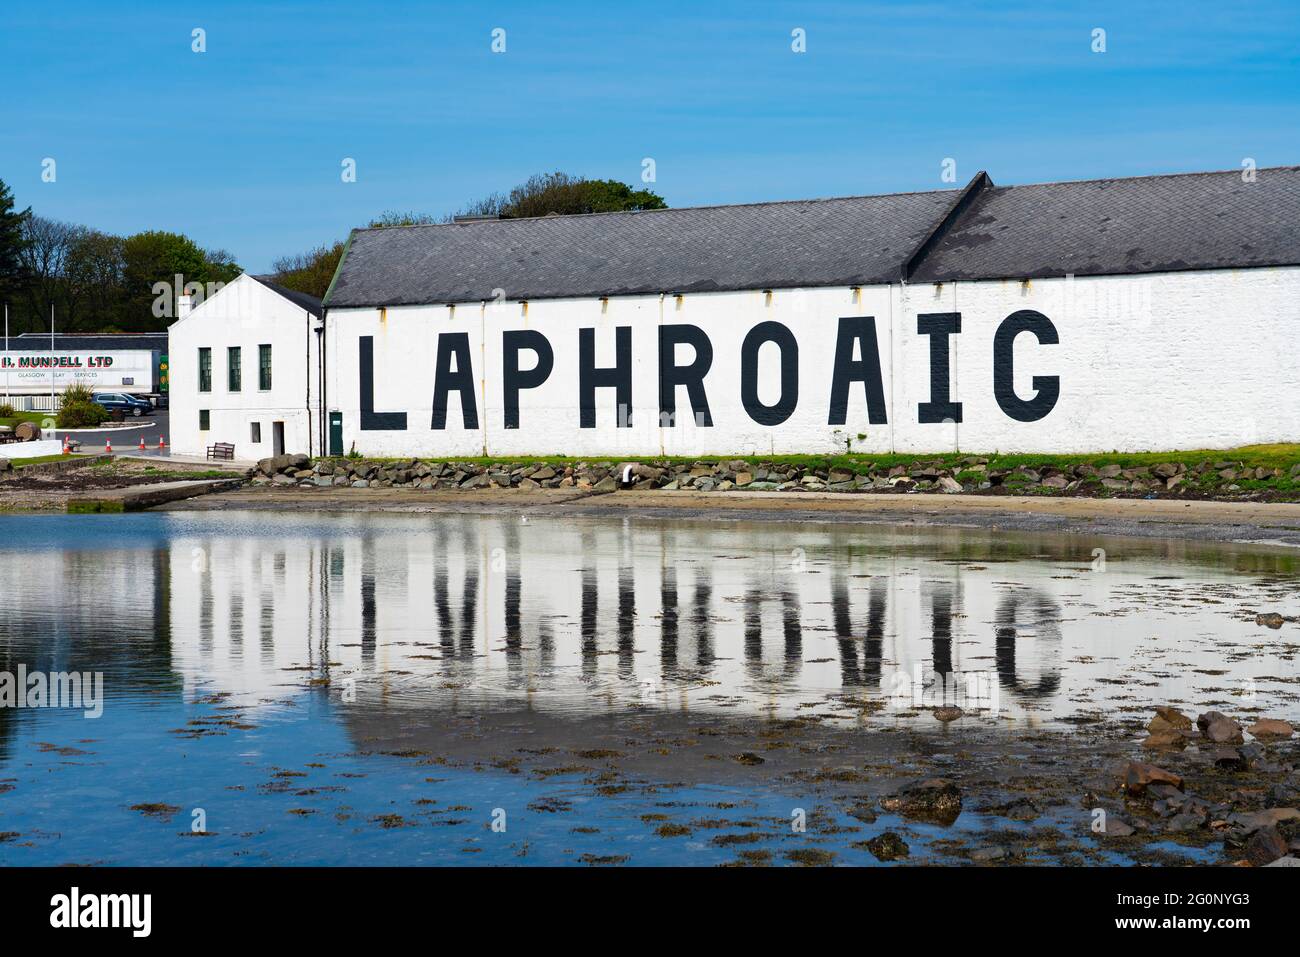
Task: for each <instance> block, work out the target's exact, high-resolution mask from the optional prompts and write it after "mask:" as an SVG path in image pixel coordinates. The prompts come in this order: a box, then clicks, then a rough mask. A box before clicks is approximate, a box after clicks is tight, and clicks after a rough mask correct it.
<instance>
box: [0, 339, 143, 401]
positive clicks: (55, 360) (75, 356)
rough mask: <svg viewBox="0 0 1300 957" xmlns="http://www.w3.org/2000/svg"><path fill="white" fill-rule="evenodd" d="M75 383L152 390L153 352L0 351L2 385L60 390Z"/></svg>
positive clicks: (19, 389) (17, 389) (94, 389)
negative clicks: (0, 352) (1, 352)
mask: <svg viewBox="0 0 1300 957" xmlns="http://www.w3.org/2000/svg"><path fill="white" fill-rule="evenodd" d="M73 384H79V385H84V386H85V387H86V388H88V389H90V390H91V391H92V392H102V391H105V390H117V391H125V392H132V393H149V392H153V391H154V365H153V353H152V352H149V351H147V350H142V349H141V350H125V351H114V352H106V351H98V352H54V353H50V352H35V351H31V352H28V351H22V352H18V351H10V352H6V353H3V354H0V387H3V388H5V389H7V390H8V391H10V392H15V393H24V392H36V393H39V392H49V391H50V388H51V386H52V387H53V388H54V389H56V390H60V391H61V390H63V389H66V388H68V387H69V386H71V385H73Z"/></svg>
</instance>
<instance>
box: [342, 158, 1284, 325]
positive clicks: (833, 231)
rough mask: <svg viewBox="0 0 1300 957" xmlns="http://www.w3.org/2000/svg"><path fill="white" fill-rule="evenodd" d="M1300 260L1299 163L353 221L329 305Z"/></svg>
mask: <svg viewBox="0 0 1300 957" xmlns="http://www.w3.org/2000/svg"><path fill="white" fill-rule="evenodd" d="M1280 265H1300V167H1294V166H1292V167H1277V168H1272V169H1261V170H1258V171H1257V172H1256V179H1255V181H1254V182H1251V183H1245V182H1243V181H1242V178H1241V171H1240V170H1233V171H1228V172H1217V173H1188V174H1178V175H1172V176H1143V177H1132V178H1127V179H1106V180H1089V181H1082V182H1066V183H1044V184H1038V185H1029V186H1003V187H999V186H995V185H993V184H992V183H991V181H990V180H989V179H988V177H987V176H985V175H984V174H982V173H981V174H979V175H978V176H976V177H975V179H973V180H972V181H971V183H970V185H968V186H967V187H966V188H965V189H962V190H936V191H933V192H921V193H895V194H889V195H883V196H855V197H848V198H844V199H820V200H802V201H798V200H797V201H789V202H777V203H756V204H751V205H742V206H707V207H696V208H686V209H668V210H647V211H642V212H635V213H600V214H592V215H584V216H545V217H540V218H536V219H505V220H479V221H473V222H462V223H449V224H445V225H432V226H398V227H388V228H375V229H358V230H354V231H353V233H352V235H351V237H350V239H349V242H348V247H347V250H346V252H345V253H344V256H343V260H342V262H341V263H340V264H339V269H338V272H337V273H336V274H335V277H334V284H333V285H332V286H331V288H330V291H329V293H328V294H327V295H326V301H325V304H326V306H328V307H331V308H333V307H346V306H397V305H415V304H437V303H451V302H479V301H481V300H485V299H487V300H490V299H493V298H495V297H496V292H495V290H498V289H500V290H504V293H505V296H506V298H507V299H511V300H520V299H549V298H567V297H584V298H585V297H594V296H618V295H632V294H638V293H640V294H657V293H661V292H663V293H670V294H671V293H690V292H713V291H722V290H731V289H756V290H757V289H775V288H789V287H799V286H854V285H873V284H883V283H891V282H897V281H898V279H899V277H900V275H906V276H907V278H908V281H909V282H914V283H915V282H947V281H955V280H977V279H1008V278H1014V279H1025V278H1031V279H1032V278H1041V277H1046V276H1063V275H1065V274H1066V273H1073V274H1074V275H1076V276H1088V275H1110V274H1116V275H1124V274H1133V273H1147V272H1167V271H1175V270H1187V269H1225V268H1250V267H1258V266H1280Z"/></svg>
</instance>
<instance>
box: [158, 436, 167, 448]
mask: <svg viewBox="0 0 1300 957" xmlns="http://www.w3.org/2000/svg"><path fill="white" fill-rule="evenodd" d="M158 448H160V449H165V448H167V440H166V439H164V438H163V437H162V436H161V435H160V436H158Z"/></svg>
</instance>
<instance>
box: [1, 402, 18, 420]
mask: <svg viewBox="0 0 1300 957" xmlns="http://www.w3.org/2000/svg"><path fill="white" fill-rule="evenodd" d="M14 415H15V412H14V407H13V406H12V405H10V404H9V403H8V402H4V403H0V419H12V418H13V417H14Z"/></svg>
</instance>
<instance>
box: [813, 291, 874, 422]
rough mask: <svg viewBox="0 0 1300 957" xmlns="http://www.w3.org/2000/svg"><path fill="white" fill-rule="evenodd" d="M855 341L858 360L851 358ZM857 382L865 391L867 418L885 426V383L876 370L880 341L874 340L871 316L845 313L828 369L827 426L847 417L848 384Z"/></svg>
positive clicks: (842, 420)
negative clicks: (829, 396) (830, 367)
mask: <svg viewBox="0 0 1300 957" xmlns="http://www.w3.org/2000/svg"><path fill="white" fill-rule="evenodd" d="M855 343H856V344H857V346H858V350H859V354H860V355H861V358H860V359H854V358H853V346H854V344H855ZM854 382H861V383H862V386H863V388H864V389H865V390H866V394H867V421H868V422H870V423H871V424H872V425H885V424H886V423H887V422H888V418H887V416H886V415H885V386H884V379H883V377H882V376H881V373H880V344H879V343H878V342H877V341H876V317H875V316H847V317H844V318H841V319H840V328H839V334H838V335H837V336H836V338H835V366H834V369H833V370H832V372H831V409H830V416H829V418H827V420H826V422H827V424H828V425H844V423H845V422H847V421H848V418H849V386H850V385H851V384H852V383H854Z"/></svg>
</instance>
